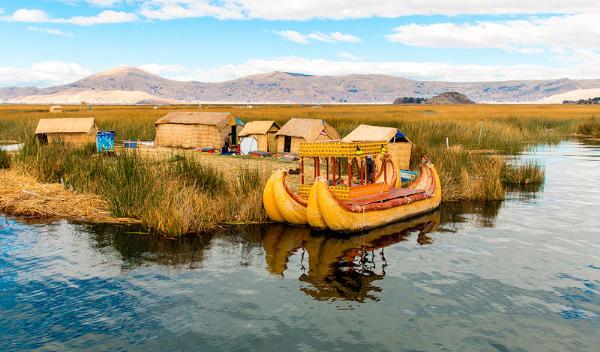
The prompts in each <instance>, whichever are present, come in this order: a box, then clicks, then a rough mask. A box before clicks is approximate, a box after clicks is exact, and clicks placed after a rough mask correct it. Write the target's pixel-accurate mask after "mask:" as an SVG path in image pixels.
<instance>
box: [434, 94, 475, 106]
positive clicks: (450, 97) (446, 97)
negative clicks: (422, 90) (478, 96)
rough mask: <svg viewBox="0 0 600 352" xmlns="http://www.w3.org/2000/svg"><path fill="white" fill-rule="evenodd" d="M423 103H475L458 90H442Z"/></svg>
mask: <svg viewBox="0 0 600 352" xmlns="http://www.w3.org/2000/svg"><path fill="white" fill-rule="evenodd" d="M425 104H431V105H454V104H457V105H458V104H475V102H474V101H473V100H471V99H469V97H467V96H466V95H464V94H461V93H458V92H444V93H442V94H438V95H436V96H434V97H431V98H429V99H427V101H426V102H425Z"/></svg>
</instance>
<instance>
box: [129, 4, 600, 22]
mask: <svg viewBox="0 0 600 352" xmlns="http://www.w3.org/2000/svg"><path fill="white" fill-rule="evenodd" d="M589 12H592V13H594V12H598V4H597V3H596V2H595V1H591V0H570V1H565V0H545V1H539V0H479V1H472V0H453V1H439V0H421V1H390V0H371V1H361V0H347V1H341V0H303V1H280V0H218V1H213V0H149V1H144V2H143V5H142V10H141V13H142V15H143V16H145V17H147V18H150V19H161V20H168V19H176V18H189V17H216V18H220V19H242V18H250V19H267V20H310V19H349V18H369V17H386V18H395V17H402V16H411V15H448V16H453V15H461V14H491V15H510V14H538V13H545V14H573V13H589Z"/></svg>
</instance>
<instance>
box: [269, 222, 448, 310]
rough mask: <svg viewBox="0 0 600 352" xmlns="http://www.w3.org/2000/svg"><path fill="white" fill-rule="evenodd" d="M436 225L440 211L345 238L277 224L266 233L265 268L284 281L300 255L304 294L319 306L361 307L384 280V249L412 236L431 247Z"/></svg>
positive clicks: (385, 263) (437, 224) (372, 297)
mask: <svg viewBox="0 0 600 352" xmlns="http://www.w3.org/2000/svg"><path fill="white" fill-rule="evenodd" d="M439 224H440V212H439V211H437V212H434V213H431V214H428V215H425V216H421V217H417V218H414V219H411V220H408V221H404V222H399V223H394V224H390V225H388V226H385V227H381V228H378V229H374V230H371V231H368V232H364V233H361V234H357V235H353V236H345V237H339V235H336V234H332V233H319V232H314V231H311V230H310V229H309V228H301V227H289V226H285V225H281V224H276V225H271V226H268V227H266V228H265V232H264V235H263V238H262V244H263V248H264V250H265V260H266V264H267V268H268V270H269V272H271V273H272V274H275V275H283V273H284V271H285V270H286V269H287V266H288V262H289V258H290V257H291V256H292V255H293V254H295V253H297V252H299V251H300V255H301V265H302V268H301V269H302V274H301V275H300V277H299V280H300V281H302V282H305V283H307V284H309V285H308V286H306V287H303V288H301V290H302V291H303V292H304V293H305V294H307V295H309V296H311V297H313V298H314V299H317V300H338V299H339V300H349V301H357V302H364V301H365V300H377V299H378V298H377V296H376V295H375V293H376V292H380V291H381V288H380V287H378V286H377V284H376V281H378V280H381V279H383V278H384V276H385V268H386V266H387V261H386V258H385V248H386V247H388V246H390V245H393V244H395V243H398V242H402V241H407V240H410V238H412V235H414V234H417V237H416V241H417V243H419V244H422V245H425V244H430V243H431V242H432V240H431V238H430V237H429V236H428V235H427V234H428V233H430V232H432V231H435V230H436V228H437V227H438V226H439ZM305 261H307V262H308V267H305V265H304V263H305Z"/></svg>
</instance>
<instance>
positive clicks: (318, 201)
mask: <svg viewBox="0 0 600 352" xmlns="http://www.w3.org/2000/svg"><path fill="white" fill-rule="evenodd" d="M441 199H442V188H441V184H440V178H439V175H438V173H437V171H436V169H435V167H434V165H433V164H432V163H431V161H430V160H429V159H428V158H426V157H425V158H423V160H422V162H421V166H420V174H419V177H418V178H417V179H416V180H415V181H414V182H413V183H411V184H410V185H409V186H408V187H407V188H396V187H390V188H389V189H387V190H384V189H383V188H382V190H381V192H378V193H372V192H371V193H370V194H367V195H364V196H361V197H354V198H351V199H340V198H339V197H337V196H336V195H335V194H334V193H333V192H332V191H331V189H330V187H328V182H327V180H326V179H325V178H323V177H319V178H317V180H316V181H315V182H314V184H313V187H312V189H311V193H310V196H309V201H308V207H307V212H308V214H309V216H308V221H309V224H310V225H311V226H313V227H317V228H321V229H329V230H333V231H340V232H355V231H362V230H365V229H371V228H375V227H379V226H383V225H386V224H390V223H392V222H395V221H399V220H403V219H407V218H410V217H414V216H417V215H421V214H425V213H428V212H430V211H433V210H435V209H437V208H438V207H439V205H440V203H441ZM311 214H312V216H311Z"/></svg>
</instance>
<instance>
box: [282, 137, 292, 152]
mask: <svg viewBox="0 0 600 352" xmlns="http://www.w3.org/2000/svg"><path fill="white" fill-rule="evenodd" d="M290 150H292V137H291V136H284V140H283V152H284V153H289V152H290Z"/></svg>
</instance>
